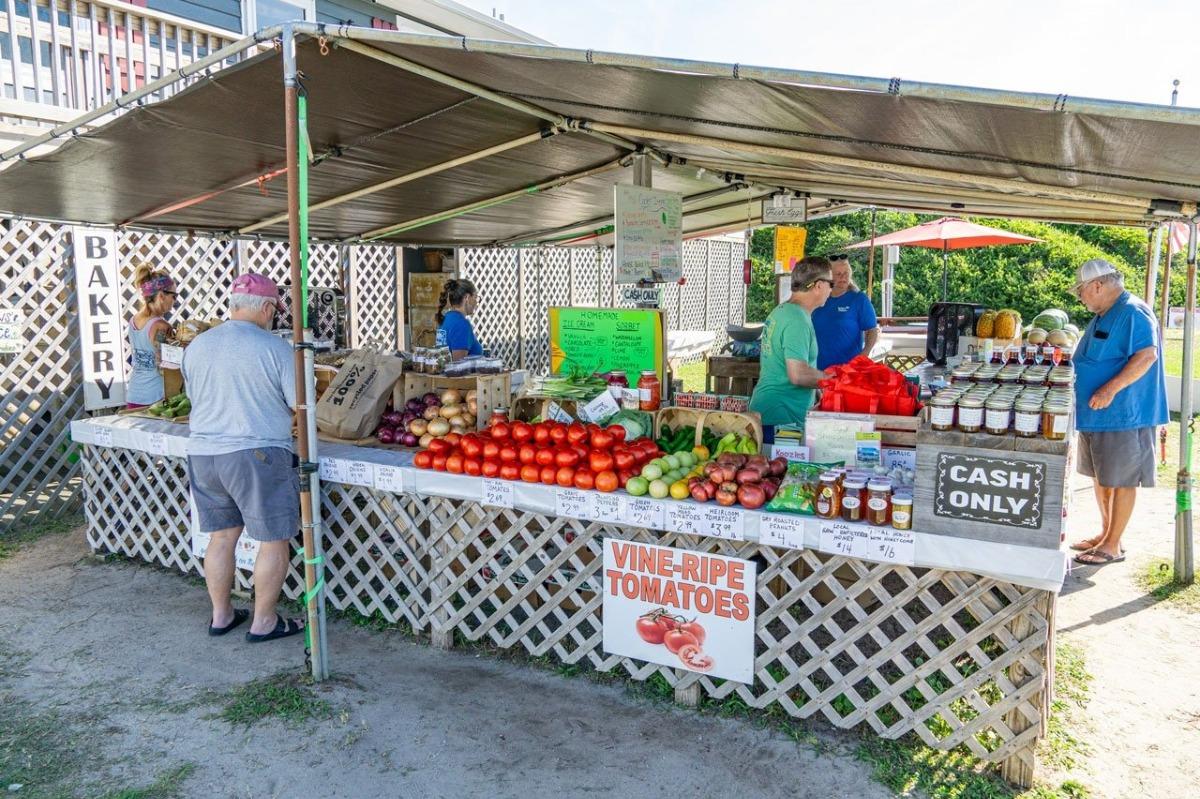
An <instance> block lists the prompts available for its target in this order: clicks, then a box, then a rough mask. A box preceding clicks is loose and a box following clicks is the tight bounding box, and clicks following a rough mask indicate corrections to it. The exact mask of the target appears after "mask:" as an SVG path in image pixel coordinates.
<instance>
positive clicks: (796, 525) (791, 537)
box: [758, 513, 804, 549]
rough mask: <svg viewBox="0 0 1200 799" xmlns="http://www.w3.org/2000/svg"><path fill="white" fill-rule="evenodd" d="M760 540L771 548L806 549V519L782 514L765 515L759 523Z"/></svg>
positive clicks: (760, 518)
mask: <svg viewBox="0 0 1200 799" xmlns="http://www.w3.org/2000/svg"><path fill="white" fill-rule="evenodd" d="M758 540H759V541H760V542H762V543H763V544H765V545H767V546H771V547H783V548H785V549H804V519H802V518H800V517H797V516H787V515H785V514H781V513H764V514H762V515H761V516H760V517H759V521H758Z"/></svg>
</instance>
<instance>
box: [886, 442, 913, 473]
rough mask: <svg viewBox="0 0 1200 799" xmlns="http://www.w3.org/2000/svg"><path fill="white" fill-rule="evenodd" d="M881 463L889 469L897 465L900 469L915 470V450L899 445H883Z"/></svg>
mask: <svg viewBox="0 0 1200 799" xmlns="http://www.w3.org/2000/svg"><path fill="white" fill-rule="evenodd" d="M883 465H884V466H886V467H887V468H889V469H894V468H896V467H897V466H899V467H900V468H901V469H908V470H909V471H913V472H915V471H916V470H917V451H916V450H915V449H903V448H901V447H884V448H883Z"/></svg>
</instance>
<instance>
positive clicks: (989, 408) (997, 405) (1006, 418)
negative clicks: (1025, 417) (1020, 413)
mask: <svg viewBox="0 0 1200 799" xmlns="http://www.w3.org/2000/svg"><path fill="white" fill-rule="evenodd" d="M1012 412H1013V401H1012V399H1010V398H1006V397H992V398H991V399H989V400H988V401H987V404H986V405H985V406H984V413H983V428H984V429H985V430H987V431H988V432H989V433H991V434H992V435H994V436H1003V435H1007V434H1008V428H1009V425H1011V424H1012Z"/></svg>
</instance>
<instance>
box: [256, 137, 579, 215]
mask: <svg viewBox="0 0 1200 799" xmlns="http://www.w3.org/2000/svg"><path fill="white" fill-rule="evenodd" d="M559 132H560V130H559V129H557V128H555V129H553V130H550V131H538V132H537V133H528V134H526V135H524V136H520V137H518V138H516V139H512V140H510V141H506V142H501V143H500V144H497V145H494V146H492V147H488V148H487V149H485V150H480V151H479V152H475V153H469V154H468V155H463V156H459V157H458V158H451V159H450V160H449V161H442V162H441V163H440V164H433V165H432V166H427V167H425V168H423V169H418V170H416V171H414V172H408V173H406V174H403V175H397V176H396V177H394V178H391V179H389V180H385V181H382V182H380V183H373V184H371V185H370V186H364V187H362V188H361V189H355V190H354V191H351V192H347V193H345V194H339V195H338V196H336V197H330V198H329V199H328V200H322V201H321V202H318V203H313V204H312V205H310V206H309V207H308V210H309V213H312V212H313V211H321V210H324V209H326V208H332V207H333V206H335V205H341V204H342V203H347V202H350V201H351V200H357V199H358V198H360V197H366V196H367V195H369V194H375V193H377V192H381V191H386V190H387V189H394V188H395V187H396V186H402V185H404V184H405V183H411V182H412V181H414V180H420V179H421V178H427V177H429V176H430V175H436V174H438V173H439V172H445V171H446V170H449V169H454V168H455V167H460V166H463V165H465V164H469V163H471V162H473V161H479V160H482V159H484V158H488V157H490V156H493V155H498V154H499V153H503V152H506V151H508V150H512V149H515V148H517V147H522V146H524V145H526V144H533V143H534V142H537V141H541V140H542V139H545V138H548V137H550V136H553V135H555V134H556V133H559ZM287 217H288V215H287V214H286V213H283V214H277V215H276V216H272V217H269V218H267V219H264V220H262V221H260V222H255V223H254V224H253V225H247V226H246V227H244V228H241V229H239V230H238V233H239V234H245V233H253V232H254V231H256V230H262V229H263V228H266V227H270V226H271V225H277V224H279V223H280V222H283V221H285V220H286V219H287Z"/></svg>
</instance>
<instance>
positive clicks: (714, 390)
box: [704, 355, 761, 396]
mask: <svg viewBox="0 0 1200 799" xmlns="http://www.w3.org/2000/svg"><path fill="white" fill-rule="evenodd" d="M760 368H761V367H760V363H759V361H758V359H757V358H737V357H735V356H733V355H712V356H709V357H708V358H706V359H705V367H704V371H705V390H706V391H708V393H710V394H744V395H746V396H749V395H751V394H753V393H754V387H755V386H756V385H758V376H759V370H760Z"/></svg>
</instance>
